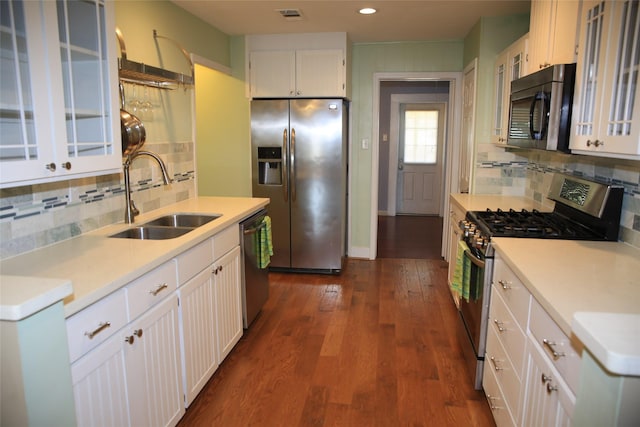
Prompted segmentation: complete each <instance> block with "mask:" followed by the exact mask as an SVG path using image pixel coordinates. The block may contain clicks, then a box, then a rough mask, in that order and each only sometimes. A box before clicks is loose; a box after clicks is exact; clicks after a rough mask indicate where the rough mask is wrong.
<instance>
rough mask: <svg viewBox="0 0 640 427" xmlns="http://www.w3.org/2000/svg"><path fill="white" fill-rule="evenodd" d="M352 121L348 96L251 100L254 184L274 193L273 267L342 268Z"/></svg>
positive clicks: (258, 193)
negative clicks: (346, 99)
mask: <svg viewBox="0 0 640 427" xmlns="http://www.w3.org/2000/svg"><path fill="white" fill-rule="evenodd" d="M347 126H348V104H347V102H346V101H345V100H343V99H274V100H266V99H260V100H253V101H252V102H251V145H252V147H251V153H252V167H251V169H252V188H253V195H254V196H255V197H268V198H270V199H271V203H270V204H269V207H268V212H269V216H270V217H271V231H272V240H273V256H272V257H271V264H270V267H271V268H272V269H283V270H293V271H313V272H322V273H339V272H340V270H341V269H342V262H343V259H344V256H345V246H346V245H345V241H346V238H345V235H346V218H347Z"/></svg>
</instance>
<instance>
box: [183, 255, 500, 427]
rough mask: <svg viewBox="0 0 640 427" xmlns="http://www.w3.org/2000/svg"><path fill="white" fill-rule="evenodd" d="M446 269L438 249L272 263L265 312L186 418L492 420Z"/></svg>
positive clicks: (409, 422) (222, 421)
mask: <svg viewBox="0 0 640 427" xmlns="http://www.w3.org/2000/svg"><path fill="white" fill-rule="evenodd" d="M446 275H447V268H446V263H445V262H444V261H441V260H428V259H394V258H385V259H377V260H375V261H367V260H356V259H350V260H348V261H347V263H346V266H345V269H344V270H343V272H342V274H341V275H339V276H323V275H303V274H288V273H270V292H271V294H270V297H269V300H268V301H267V303H266V305H265V307H264V308H263V310H262V313H261V314H260V315H259V316H258V318H257V319H256V321H255V322H254V324H253V325H252V326H251V328H250V329H249V330H248V331H245V335H244V336H243V338H242V339H241V340H240V342H239V343H238V345H237V346H236V348H235V349H234V350H233V351H232V352H231V354H230V355H229V356H228V358H227V359H226V360H225V361H224V362H223V364H222V365H221V366H220V367H219V368H218V370H217V372H216V373H215V374H214V376H213V378H212V379H211V380H210V381H209V383H208V384H207V386H206V387H205V389H204V390H203V391H202V392H201V394H200V395H199V396H198V398H197V399H196V400H195V401H194V403H193V404H192V405H191V407H190V408H188V409H187V413H186V415H185V416H184V418H183V420H182V421H181V423H180V426H181V427H187V426H221V425H224V426H253V425H256V426H257V425H259V426H266V427H270V426H278V427H280V426H358V427H359V426H452V427H453V426H455V427H459V426H465V427H466V426H493V425H494V423H493V419H492V416H491V412H490V410H489V407H488V405H487V403H486V400H485V399H484V397H483V394H482V393H481V392H478V391H475V390H473V387H472V385H471V380H470V377H469V374H468V373H467V371H466V368H465V367H464V365H463V362H462V359H461V357H462V356H461V351H460V348H459V346H458V343H457V340H456V335H455V333H454V328H455V325H457V323H456V322H458V321H459V319H458V316H457V312H456V310H455V307H454V304H453V302H452V300H451V296H450V293H449V290H448V288H447V285H446Z"/></svg>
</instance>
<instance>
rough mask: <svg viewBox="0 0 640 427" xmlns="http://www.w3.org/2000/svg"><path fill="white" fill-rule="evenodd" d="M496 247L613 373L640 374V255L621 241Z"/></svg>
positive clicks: (507, 241) (510, 242) (500, 241)
mask: <svg viewBox="0 0 640 427" xmlns="http://www.w3.org/2000/svg"><path fill="white" fill-rule="evenodd" d="M491 242H492V243H493V244H494V247H495V248H496V250H497V251H498V252H499V253H500V255H501V256H502V257H503V258H504V260H505V261H506V262H507V264H508V265H509V267H510V268H511V269H513V271H514V272H515V273H516V274H517V275H518V277H519V278H520V279H521V280H522V282H523V283H524V284H525V286H527V288H528V289H529V291H530V292H531V294H532V295H533V296H534V297H535V298H536V300H537V301H538V302H539V303H540V305H542V307H543V308H544V309H545V310H546V311H547V313H548V314H549V315H550V316H551V317H552V318H553V320H554V321H555V322H556V323H557V324H558V326H559V327H560V328H561V329H562V330H563V331H564V332H565V333H566V334H567V335H568V336H571V334H572V333H573V334H574V335H575V336H576V337H578V339H580V341H582V342H583V343H584V344H585V346H586V347H587V348H588V349H589V351H591V353H592V354H593V355H594V356H596V358H598V360H599V361H600V363H602V364H603V366H604V367H605V368H607V369H608V370H610V371H611V372H612V373H616V374H619V375H640V344H638V343H640V326H639V325H640V321H639V320H640V274H639V273H638V272H640V250H638V249H636V248H634V247H632V246H630V245H627V244H625V243H620V242H588V241H576V240H551V239H516V238H494V239H492V240H491ZM629 322H632V324H629ZM633 322H635V325H634V324H633ZM632 343H633V344H632Z"/></svg>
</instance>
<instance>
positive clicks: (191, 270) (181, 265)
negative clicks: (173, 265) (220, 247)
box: [176, 239, 214, 285]
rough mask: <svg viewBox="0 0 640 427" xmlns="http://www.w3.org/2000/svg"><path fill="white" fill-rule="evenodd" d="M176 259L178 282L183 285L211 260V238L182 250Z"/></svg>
mask: <svg viewBox="0 0 640 427" xmlns="http://www.w3.org/2000/svg"><path fill="white" fill-rule="evenodd" d="M176 259H177V260H178V283H179V284H180V285H183V284H185V283H186V282H187V280H189V279H191V278H192V277H193V276H195V275H196V274H198V273H199V272H201V271H202V270H204V269H205V268H206V267H207V266H209V265H210V264H211V263H212V262H213V259H214V258H213V252H212V246H211V239H207V240H205V241H204V242H202V243H199V244H198V245H196V246H194V247H193V248H191V249H189V250H188V251H185V252H183V253H182V254H180V255H178V257H177V258H176Z"/></svg>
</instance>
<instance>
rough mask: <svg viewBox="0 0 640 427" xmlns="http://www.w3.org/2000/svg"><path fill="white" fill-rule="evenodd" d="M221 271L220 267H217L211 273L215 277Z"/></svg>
mask: <svg viewBox="0 0 640 427" xmlns="http://www.w3.org/2000/svg"><path fill="white" fill-rule="evenodd" d="M221 271H222V266H221V265H219V266H218V267H216V268H214V269H213V271H212V273H213V274H216V275H217V274H218V273H219V272H221Z"/></svg>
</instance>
